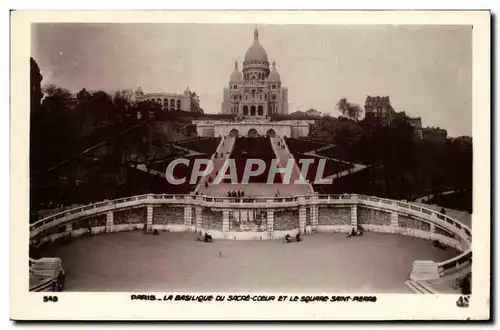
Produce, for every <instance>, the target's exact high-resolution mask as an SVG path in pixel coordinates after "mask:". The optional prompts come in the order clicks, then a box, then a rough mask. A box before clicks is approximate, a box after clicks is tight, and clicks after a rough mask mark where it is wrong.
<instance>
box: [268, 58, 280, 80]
mask: <svg viewBox="0 0 500 330" xmlns="http://www.w3.org/2000/svg"><path fill="white" fill-rule="evenodd" d="M269 81H272V82H280V81H281V77H280V74H279V73H278V70H276V62H275V61H273V69H272V70H271V73H270V74H269Z"/></svg>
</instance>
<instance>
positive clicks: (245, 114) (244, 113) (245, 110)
mask: <svg viewBox="0 0 500 330" xmlns="http://www.w3.org/2000/svg"><path fill="white" fill-rule="evenodd" d="M243 116H248V106H246V105H244V106H243Z"/></svg>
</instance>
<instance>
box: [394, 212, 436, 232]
mask: <svg viewBox="0 0 500 330" xmlns="http://www.w3.org/2000/svg"><path fill="white" fill-rule="evenodd" d="M398 222H399V227H401V228H410V229H418V230H423V231H430V230H431V225H430V224H428V223H427V222H423V221H420V220H417V219H413V218H410V217H408V216H405V215H402V214H400V215H399V216H398Z"/></svg>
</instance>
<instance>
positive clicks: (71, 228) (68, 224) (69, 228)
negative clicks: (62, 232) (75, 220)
mask: <svg viewBox="0 0 500 330" xmlns="http://www.w3.org/2000/svg"><path fill="white" fill-rule="evenodd" d="M72 230H73V224H71V223H67V224H66V232H67V233H71V231H72Z"/></svg>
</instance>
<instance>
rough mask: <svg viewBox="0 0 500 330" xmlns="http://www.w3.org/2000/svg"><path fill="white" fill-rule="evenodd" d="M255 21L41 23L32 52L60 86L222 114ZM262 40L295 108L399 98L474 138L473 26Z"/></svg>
mask: <svg viewBox="0 0 500 330" xmlns="http://www.w3.org/2000/svg"><path fill="white" fill-rule="evenodd" d="M254 27H255V26H254V25H206V24H203V25H202V24H182V25H180V24H74V23H72V24H37V25H33V28H32V33H33V34H32V56H33V57H34V58H35V60H36V61H37V62H38V65H39V66H40V69H41V71H42V74H43V77H44V79H43V81H42V84H48V83H53V84H56V85H59V86H61V87H65V88H68V89H70V90H72V91H73V92H76V91H78V90H80V89H81V88H82V87H85V88H87V89H90V90H99V89H102V90H105V91H108V92H112V91H115V90H119V89H134V90H135V89H136V88H137V87H138V86H140V87H141V88H142V90H143V91H144V92H145V93H148V92H176V93H182V92H183V91H184V89H185V88H186V86H189V87H190V89H191V90H192V91H195V92H196V93H197V94H198V95H199V96H200V102H201V107H202V108H203V109H204V110H205V112H206V113H218V112H220V104H221V102H222V91H223V88H224V87H226V86H227V85H228V83H229V75H230V74H231V72H232V71H233V68H234V61H235V60H238V62H240V68H241V62H242V61H243V59H244V56H245V52H246V50H247V49H248V47H249V46H250V45H251V44H252V42H253V29H254ZM259 40H260V43H261V44H262V45H263V47H264V48H265V49H266V51H267V55H268V57H269V61H270V62H272V60H276V63H277V67H278V71H279V73H280V75H281V79H282V82H283V84H284V85H285V86H287V87H288V89H289V92H288V98H289V99H288V101H289V104H290V105H289V112H290V113H291V112H293V111H296V110H308V109H310V108H314V109H316V110H319V111H322V112H328V113H330V114H331V115H333V116H338V115H339V112H338V110H337V109H336V106H335V104H336V102H337V101H338V100H339V99H340V98H343V97H345V98H347V99H348V100H349V101H351V102H354V103H358V104H360V105H362V106H363V105H364V101H365V98H366V96H367V95H371V96H377V95H380V96H385V95H388V96H390V98H391V102H392V105H393V107H394V108H395V109H396V110H397V111H406V112H407V113H408V114H409V115H411V116H421V117H422V121H423V125H424V126H440V127H443V128H446V129H447V130H448V134H449V135H451V136H459V135H472V44H471V42H472V30H471V28H470V27H467V26H395V25H386V26H381V25H378V26H369V25H367V26H360V25H357V26H356V25H352V26H348V25H328V26H324V25H323V26H319V25H316V26H314V25H260V26H259Z"/></svg>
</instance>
